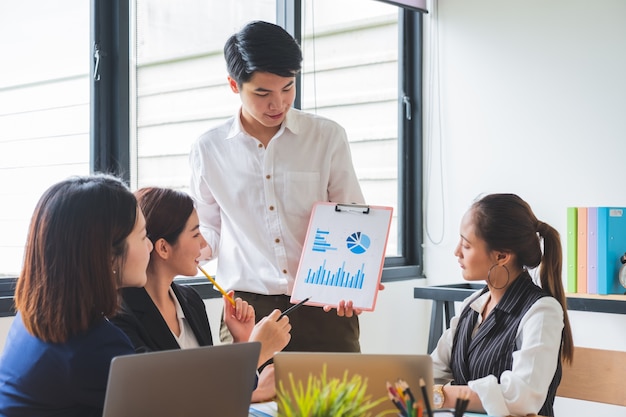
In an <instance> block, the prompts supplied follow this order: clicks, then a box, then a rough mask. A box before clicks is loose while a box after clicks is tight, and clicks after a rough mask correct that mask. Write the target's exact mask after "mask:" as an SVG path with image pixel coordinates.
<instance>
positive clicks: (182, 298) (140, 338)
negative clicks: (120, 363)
mask: <svg viewBox="0 0 626 417" xmlns="http://www.w3.org/2000/svg"><path fill="white" fill-rule="evenodd" d="M172 289H173V290H174V293H175V294H176V297H177V298H178V301H179V303H180V306H181V307H182V309H183V312H184V313H185V318H186V320H187V321H188V322H189V325H190V327H191V329H192V330H193V333H194V335H195V336H196V339H198V343H199V344H200V346H210V345H212V344H213V337H212V336H211V328H210V327H209V318H208V316H207V313H206V306H205V304H204V301H202V298H201V297H200V295H199V294H198V293H197V292H196V290H194V289H193V288H191V287H188V286H184V285H178V284H175V283H172ZM120 294H121V296H122V299H123V302H122V309H121V312H120V313H119V314H118V315H117V316H115V317H114V318H113V319H111V322H113V323H114V324H115V325H117V326H118V327H119V328H120V329H122V330H123V331H124V333H126V335H127V336H128V337H129V338H130V341H131V342H132V344H133V346H134V347H135V351H136V352H150V351H160V350H168V349H180V346H179V345H178V343H177V342H176V339H175V338H174V335H172V332H171V331H170V329H169V327H167V323H165V320H164V319H163V316H161V313H160V312H159V309H158V308H157V307H156V305H155V304H154V303H153V302H152V299H151V298H150V295H149V294H148V292H147V291H146V290H145V289H144V288H122V289H121V290H120Z"/></svg>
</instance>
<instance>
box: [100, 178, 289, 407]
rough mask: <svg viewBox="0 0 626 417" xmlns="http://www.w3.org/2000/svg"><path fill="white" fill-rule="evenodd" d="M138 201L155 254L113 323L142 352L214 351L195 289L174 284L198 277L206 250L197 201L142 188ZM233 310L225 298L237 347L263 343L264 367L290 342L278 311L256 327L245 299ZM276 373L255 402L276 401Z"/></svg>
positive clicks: (264, 377)
mask: <svg viewBox="0 0 626 417" xmlns="http://www.w3.org/2000/svg"><path fill="white" fill-rule="evenodd" d="M135 195H136V196H137V200H138V201H139V206H140V207H141V209H142V210H143V212H144V214H145V216H146V229H147V231H148V237H149V238H150V240H151V241H152V243H153V244H154V250H153V251H152V254H151V256H150V263H149V265H148V270H147V283H146V285H145V287H144V288H132V289H131V288H128V289H123V290H121V294H122V297H123V301H124V302H123V310H122V312H121V314H119V315H118V316H117V317H115V318H113V319H112V321H113V322H114V323H115V324H116V325H118V326H119V327H120V328H121V329H122V330H123V331H124V332H125V333H126V334H127V335H128V336H129V337H130V339H131V341H132V342H133V345H134V346H135V349H136V350H137V351H141V352H145V351H159V350H165V349H179V348H182V349H185V348H193V347H198V346H208V345H212V344H213V338H212V335H211V329H210V327H209V320H208V317H207V313H206V306H205V304H204V301H203V300H202V298H201V297H200V295H199V294H198V293H197V292H196V291H195V290H194V289H193V288H191V287H189V286H184V285H178V284H176V283H175V282H174V278H175V277H176V276H178V275H186V276H194V275H196V273H197V271H198V258H199V256H200V251H201V250H202V248H204V247H206V245H207V243H206V241H205V240H204V238H203V237H202V235H201V234H200V224H199V220H198V214H197V213H196V210H195V208H194V204H193V200H192V199H191V197H190V196H188V195H187V194H185V193H183V192H180V191H175V190H171V189H165V188H143V189H140V190H138V191H137V192H136V193H135ZM230 295H231V297H232V295H233V292H231V293H230ZM235 304H236V305H235V306H233V305H232V304H231V303H230V302H229V301H228V300H227V299H226V298H224V312H225V313H224V320H225V321H226V323H227V325H228V329H229V330H230V332H231V333H232V335H233V339H234V341H235V342H246V341H258V342H261V354H260V358H259V366H260V365H262V364H264V363H265V362H266V361H268V360H269V359H271V358H272V356H273V354H274V353H275V352H277V351H280V350H282V349H283V348H284V347H285V346H286V345H287V343H288V342H289V339H290V337H291V336H290V333H289V331H290V330H291V325H290V324H289V319H288V317H283V318H281V319H280V320H278V317H279V315H280V310H274V311H273V312H272V313H271V314H270V315H269V316H267V317H264V318H263V319H261V320H260V321H259V323H258V324H257V325H255V324H254V323H255V314H254V309H253V308H252V306H250V305H249V304H248V303H247V302H245V301H243V300H241V298H237V299H235ZM273 372H274V370H273V365H272V366H266V367H265V368H264V369H263V371H262V372H261V375H260V378H259V383H258V386H257V389H256V390H255V391H254V393H253V395H252V401H255V402H256V401H263V400H268V399H270V398H273V397H274V395H275V388H274V373H273Z"/></svg>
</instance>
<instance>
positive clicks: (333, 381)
mask: <svg viewBox="0 0 626 417" xmlns="http://www.w3.org/2000/svg"><path fill="white" fill-rule="evenodd" d="M289 381H290V387H289V388H287V387H285V386H284V384H283V383H282V381H281V382H280V384H279V387H278V390H277V393H276V394H277V399H276V402H277V404H278V415H279V417H336V416H341V417H372V409H373V408H374V407H376V406H378V405H379V404H381V403H382V402H384V401H386V400H388V398H387V397H382V398H379V399H375V400H372V399H371V396H370V395H367V394H366V391H367V379H363V378H362V377H361V376H360V375H353V376H352V377H351V378H350V379H348V371H345V372H344V374H343V378H342V379H339V378H328V377H327V375H326V366H324V368H323V369H322V373H321V375H320V376H314V375H313V374H309V378H308V380H307V383H306V387H305V386H304V385H303V383H302V381H298V382H297V383H296V381H294V378H293V375H292V374H289ZM397 413H398V412H397V410H396V411H395V412H394V411H392V410H390V411H389V412H384V413H381V414H378V415H377V416H375V417H381V416H384V415H390V414H394V415H398V414H397Z"/></svg>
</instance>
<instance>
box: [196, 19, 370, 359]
mask: <svg viewBox="0 0 626 417" xmlns="http://www.w3.org/2000/svg"><path fill="white" fill-rule="evenodd" d="M224 55H225V58H226V63H227V68H228V73H229V76H228V83H229V86H230V88H231V90H232V91H233V92H234V93H236V94H239V96H240V99H241V103H242V105H241V108H240V110H239V112H238V113H237V115H235V116H234V117H233V118H231V119H229V120H228V121H226V122H225V123H223V124H222V125H220V126H217V127H215V128H213V129H211V130H209V131H208V132H206V133H204V134H203V135H202V136H200V138H199V139H198V140H197V141H196V142H195V144H194V145H193V147H192V150H191V154H190V163H191V170H192V179H191V193H192V195H193V197H194V199H195V200H196V204H197V210H198V214H199V216H200V225H201V231H202V234H203V235H204V237H205V239H206V240H207V242H208V244H209V247H208V251H209V253H207V254H206V255H207V256H208V257H209V258H215V257H217V256H218V255H219V261H218V267H217V276H218V279H219V280H220V283H221V284H222V285H223V286H224V287H226V288H227V289H229V290H231V289H232V290H235V291H236V294H237V296H239V297H241V298H243V299H244V300H246V301H248V302H249V303H250V304H251V305H253V306H254V308H255V310H256V317H265V316H266V315H268V314H269V313H270V312H271V311H272V310H274V309H275V308H279V309H281V310H285V309H286V308H288V307H289V306H291V304H290V302H289V299H290V294H291V292H292V289H293V285H294V280H295V275H296V272H297V268H298V263H299V261H300V256H301V252H302V246H303V243H304V239H305V235H306V231H307V227H308V222H309V217H310V214H311V209H312V206H313V204H314V203H315V202H317V201H332V202H341V203H363V202H364V198H363V194H362V192H361V188H360V186H359V183H358V180H357V177H356V174H355V172H354V168H353V165H352V159H351V155H350V147H349V144H348V140H347V137H346V133H345V130H344V129H343V128H342V127H341V126H340V125H338V124H337V123H335V122H333V121H331V120H328V119H325V118H323V117H320V116H317V115H313V114H308V113H304V112H301V111H298V110H295V109H292V108H291V106H292V104H293V101H294V98H295V95H296V85H295V81H296V75H297V74H298V73H299V72H300V69H301V62H302V52H301V50H300V47H299V46H298V44H297V42H296V41H295V40H294V39H293V37H291V35H289V34H288V33H287V32H286V31H285V30H284V29H282V28H281V27H279V26H277V25H274V24H271V23H267V22H260V21H255V22H251V23H249V24H248V25H246V26H245V27H244V28H243V29H242V30H241V31H239V32H238V33H236V34H234V35H233V36H231V37H230V38H229V39H228V41H227V42H226V45H225V47H224ZM328 310H329V308H324V309H322V308H319V307H310V306H303V307H302V308H299V309H297V310H295V311H293V312H292V313H291V314H290V315H289V319H290V322H291V324H292V331H291V341H290V343H289V345H287V347H286V348H285V350H295V351H351V352H358V351H359V350H360V346H359V322H358V317H357V314H355V313H358V311H355V310H354V309H353V307H352V302H351V301H347V302H346V301H341V302H340V303H339V307H338V308H337V314H326V312H327V311H328Z"/></svg>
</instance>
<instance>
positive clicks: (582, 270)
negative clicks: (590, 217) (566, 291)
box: [576, 207, 587, 294]
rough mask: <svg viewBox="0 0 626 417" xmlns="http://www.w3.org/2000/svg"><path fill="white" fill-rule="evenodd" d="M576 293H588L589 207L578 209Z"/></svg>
mask: <svg viewBox="0 0 626 417" xmlns="http://www.w3.org/2000/svg"><path fill="white" fill-rule="evenodd" d="M577 260H578V269H577V271H576V292H577V293H580V294H586V293H587V207H578V250H577Z"/></svg>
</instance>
